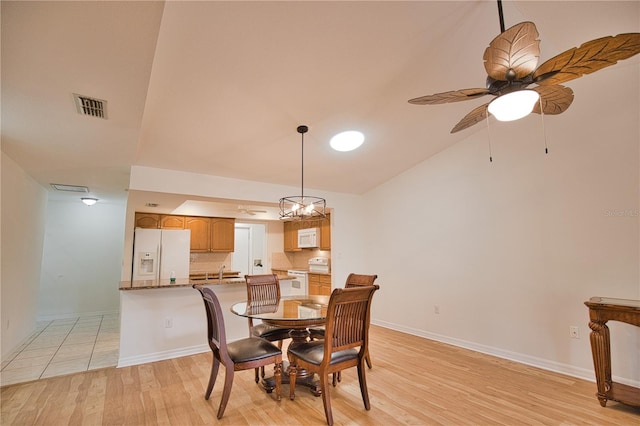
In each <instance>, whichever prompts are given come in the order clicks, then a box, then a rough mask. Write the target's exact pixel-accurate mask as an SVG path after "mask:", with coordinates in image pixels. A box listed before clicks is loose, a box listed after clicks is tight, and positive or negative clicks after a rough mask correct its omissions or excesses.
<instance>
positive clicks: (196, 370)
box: [0, 326, 640, 426]
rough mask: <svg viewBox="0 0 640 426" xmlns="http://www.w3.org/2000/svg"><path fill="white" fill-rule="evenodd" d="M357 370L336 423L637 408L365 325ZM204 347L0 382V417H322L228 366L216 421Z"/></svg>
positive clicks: (539, 373) (299, 397) (560, 416)
mask: <svg viewBox="0 0 640 426" xmlns="http://www.w3.org/2000/svg"><path fill="white" fill-rule="evenodd" d="M370 352H371V358H372V360H373V364H374V367H373V369H372V370H367V382H368V386H369V396H370V398H371V411H366V410H364V407H363V404H362V399H361V396H360V390H359V387H358V379H357V375H356V370H355V369H349V370H346V371H345V372H343V374H342V377H343V378H342V383H340V384H338V386H337V387H336V388H331V402H332V407H333V418H334V421H335V424H336V425H356V424H357V425H363V424H367V425H399V424H411V425H425V424H428V425H437V424H443V425H529V424H530V425H578V424H592V425H593V424H597V425H635V426H638V425H640V409H638V408H633V407H629V406H626V405H623V404H618V403H615V402H609V403H608V404H607V407H605V408H603V407H601V406H600V404H599V403H598V400H597V399H596V397H595V396H594V394H595V391H596V387H595V383H592V382H587V381H584V380H579V379H575V378H572V377H568V376H564V375H561V374H556V373H551V372H548V371H544V370H540V369H536V368H533V367H529V366H526V365H522V364H518V363H514V362H510V361H506V360H503V359H499V358H494V357H490V356H487V355H483V354H479V353H476V352H472V351H468V350H464V349H460V348H456V347H453V346H449V345H446V344H442V343H438V342H434V341H431V340H426V339H422V338H419V337H415V336H410V335H407V334H403V333H399V332H396V331H392V330H388V329H384V328H381V327H375V326H372V327H371V346H370ZM210 362H211V355H210V354H209V353H206V354H200V355H194V356H189V357H184V358H177V359H173V360H167V361H161V362H155V363H151V364H144V365H138V366H133V367H126V368H119V369H118V368H105V369H102V370H94V371H88V372H83V373H77V374H72V375H68V376H62V377H53V378H49V379H43V380H38V381H34V382H30V383H23V384H16V385H10V386H5V387H3V388H2V389H0V398H1V404H2V407H1V414H2V417H1V418H0V424H3V425H32V424H43V425H66V424H71V425H98V424H105V425H146V424H149V425H152V424H153V425H155V424H171V425H200V424H226V425H262V424H264V425H273V424H277V425H284V424H290V425H309V424H317V425H322V424H325V417H324V412H323V409H322V400H321V398H316V397H314V396H312V395H311V394H310V393H309V391H308V389H306V388H302V387H300V388H298V389H297V392H296V400H295V401H290V400H289V399H288V398H286V395H287V394H288V390H289V388H288V386H287V385H284V386H283V394H284V395H283V398H282V400H281V401H280V402H276V401H275V400H274V399H272V395H269V394H266V393H265V392H263V391H262V390H261V389H260V388H259V387H258V386H257V385H256V384H255V382H254V381H253V374H254V373H253V371H244V372H237V373H236V375H235V381H234V387H233V390H232V393H231V398H230V400H229V404H228V405H227V409H226V412H225V415H224V417H223V418H222V420H220V421H218V420H217V419H216V412H217V408H218V404H219V402H220V396H221V388H222V380H223V378H222V374H223V373H222V370H221V374H220V376H219V378H218V383H216V387H215V389H214V391H213V394H212V397H211V400H209V401H205V399H204V390H205V386H206V384H207V380H208V375H209V368H210Z"/></svg>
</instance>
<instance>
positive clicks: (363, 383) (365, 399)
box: [358, 359, 371, 410]
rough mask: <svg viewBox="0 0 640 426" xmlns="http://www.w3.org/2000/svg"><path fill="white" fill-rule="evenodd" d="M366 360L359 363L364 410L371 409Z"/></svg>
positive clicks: (359, 378)
mask: <svg viewBox="0 0 640 426" xmlns="http://www.w3.org/2000/svg"><path fill="white" fill-rule="evenodd" d="M365 371H366V370H365V369H364V359H361V360H360V362H359V363H358V380H359V381H360V393H361V394H362V402H364V408H365V409H367V410H370V409H371V404H370V403H369V391H368V390H367V378H366V376H365Z"/></svg>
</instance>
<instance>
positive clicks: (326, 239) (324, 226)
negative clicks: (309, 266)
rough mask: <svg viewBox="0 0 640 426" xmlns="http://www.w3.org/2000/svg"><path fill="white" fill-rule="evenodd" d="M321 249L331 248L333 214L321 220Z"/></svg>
mask: <svg viewBox="0 0 640 426" xmlns="http://www.w3.org/2000/svg"><path fill="white" fill-rule="evenodd" d="M320 250H331V214H329V213H327V217H326V218H325V219H322V220H321V221H320Z"/></svg>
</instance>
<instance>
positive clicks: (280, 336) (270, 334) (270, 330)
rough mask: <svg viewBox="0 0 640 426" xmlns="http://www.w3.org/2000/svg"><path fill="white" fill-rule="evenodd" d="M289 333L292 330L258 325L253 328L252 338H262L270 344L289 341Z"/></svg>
mask: <svg viewBox="0 0 640 426" xmlns="http://www.w3.org/2000/svg"><path fill="white" fill-rule="evenodd" d="M289 331H291V329H290V328H280V327H274V326H272V325H267V324H258V325H254V326H253V327H251V335H252V336H255V337H262V338H263V339H267V340H268V341H270V342H275V341H278V340H285V339H288V338H289Z"/></svg>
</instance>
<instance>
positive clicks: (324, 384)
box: [319, 374, 333, 426]
mask: <svg viewBox="0 0 640 426" xmlns="http://www.w3.org/2000/svg"><path fill="white" fill-rule="evenodd" d="M319 376H320V388H321V389H322V403H323V405H324V415H325V417H326V418H327V424H328V425H329V426H331V425H333V414H332V413H331V398H330V397H329V375H328V374H319Z"/></svg>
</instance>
